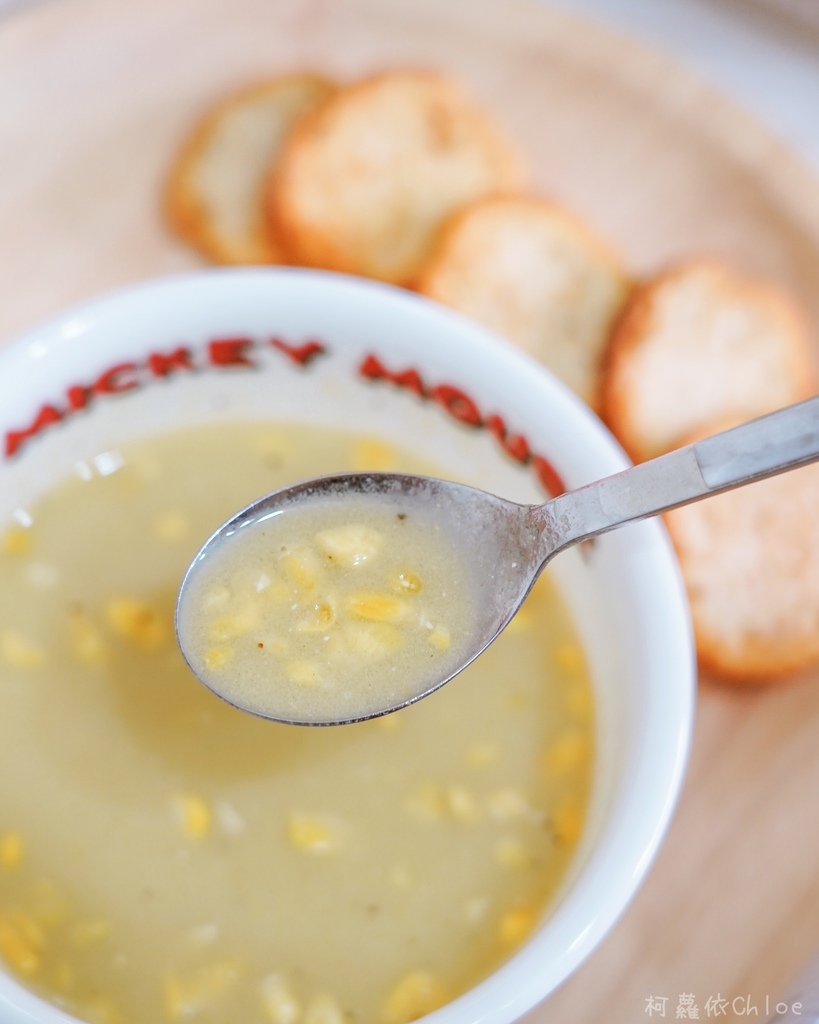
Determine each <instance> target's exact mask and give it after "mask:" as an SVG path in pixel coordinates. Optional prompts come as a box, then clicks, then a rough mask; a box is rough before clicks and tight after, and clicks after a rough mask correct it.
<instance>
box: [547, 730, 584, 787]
mask: <svg viewBox="0 0 819 1024" xmlns="http://www.w3.org/2000/svg"><path fill="white" fill-rule="evenodd" d="M589 756H590V744H589V739H588V737H587V736H585V735H584V734H583V733H582V732H579V731H578V730H576V729H567V730H566V731H565V732H564V733H562V735H560V736H558V737H557V739H556V740H554V741H553V742H552V743H551V744H550V745H549V746H548V747H547V748H546V750H545V752H544V754H543V758H542V764H543V771H544V773H545V775H546V778H556V777H560V776H564V775H569V774H570V773H571V772H573V771H575V770H576V769H578V768H580V767H581V766H582V765H583V764H585V763H587V762H588V760H589Z"/></svg>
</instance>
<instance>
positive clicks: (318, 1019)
mask: <svg viewBox="0 0 819 1024" xmlns="http://www.w3.org/2000/svg"><path fill="white" fill-rule="evenodd" d="M304 1024H344V1012H343V1010H342V1009H341V1007H340V1006H339V1005H338V1002H337V1000H335V999H333V997H332V996H330V995H327V994H326V993H325V992H320V993H319V994H318V995H315V996H313V998H312V999H311V1000H310V1002H309V1003H308V1004H307V1010H306V1011H305V1014H304Z"/></svg>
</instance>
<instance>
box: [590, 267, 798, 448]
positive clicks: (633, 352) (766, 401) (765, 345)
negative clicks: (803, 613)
mask: <svg viewBox="0 0 819 1024" xmlns="http://www.w3.org/2000/svg"><path fill="white" fill-rule="evenodd" d="M604 364H605V365H604V370H603V374H602V378H601V397H600V406H601V409H602V413H603V417H604V419H605V420H606V421H607V422H608V425H609V426H610V427H611V429H612V431H613V432H614V433H615V434H616V436H617V437H618V439H619V440H620V442H621V443H622V444H623V446H624V447H625V448H626V450H627V451H628V452H629V454H630V455H631V457H632V458H633V459H634V460H635V461H642V460H643V459H647V458H651V457H652V456H654V455H658V454H660V453H661V452H664V451H668V450H669V449H670V448H671V447H672V446H673V445H674V443H675V441H676V439H677V438H679V437H681V436H684V435H686V434H689V433H692V432H694V431H696V430H697V429H698V428H699V427H700V426H701V425H702V424H703V423H707V422H709V421H713V420H715V419H720V418H725V417H736V418H737V419H738V420H741V419H752V418H753V417H754V416H759V415H762V414H763V413H766V412H770V411H772V410H773V409H777V408H781V407H782V406H785V405H789V404H791V403H792V402H797V401H800V400H801V399H803V398H807V397H808V396H809V395H810V394H811V393H812V392H813V390H814V386H815V370H814V366H813V361H812V355H811V347H810V342H809V339H808V334H807V329H806V326H805V323H804V320H803V317H802V315H801V313H800V311H799V310H798V309H797V307H796V305H795V304H794V303H793V301H792V300H790V299H789V298H788V297H787V296H786V295H784V294H783V293H781V292H780V291H779V290H778V289H776V288H775V287H773V286H772V285H770V284H767V283H764V282H762V281H756V280H752V279H749V278H746V277H744V276H742V275H740V274H738V273H737V272H736V271H734V270H732V269H731V268H730V267H727V266H724V265H722V264H720V263H718V262H716V261H712V260H696V261H692V262H690V263H687V264H685V265H683V266H680V267H676V268H673V269H671V270H668V271H666V272H664V273H662V274H660V275H658V276H657V277H655V278H653V279H652V280H649V281H647V282H646V283H644V284H643V285H641V286H640V287H638V288H636V289H635V291H634V292H633V293H632V295H631V297H630V298H629V301H628V302H627V303H626V306H625V308H624V310H623V312H622V314H621V316H620V317H619V318H618V321H617V323H616V325H615V328H614V330H613V332H612V337H611V340H610V343H609V347H608V350H607V353H606V357H605V360H604Z"/></svg>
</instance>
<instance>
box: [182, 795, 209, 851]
mask: <svg viewBox="0 0 819 1024" xmlns="http://www.w3.org/2000/svg"><path fill="white" fill-rule="evenodd" d="M176 803H177V810H178V812H179V817H180V820H181V823H182V831H183V832H184V833H185V836H186V837H187V838H188V839H193V840H199V839H204V838H205V837H206V836H207V835H208V833H209V832H210V830H211V825H212V824H213V815H212V814H211V810H210V807H209V806H208V804H207V801H205V800H204V799H203V798H202V797H201V796H196V795H194V794H192V793H183V794H181V795H180V796H178V797H177V801H176Z"/></svg>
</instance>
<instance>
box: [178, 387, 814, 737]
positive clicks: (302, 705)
mask: <svg viewBox="0 0 819 1024" xmlns="http://www.w3.org/2000/svg"><path fill="white" fill-rule="evenodd" d="M816 459H819V397H816V398H812V399H808V400H807V401H806V402H802V403H799V404H798V405H794V406H790V407H788V408H786V409H782V410H779V411H778V412H775V413H771V414H769V415H768V416H764V417H761V418H760V419H757V420H753V421H751V422H750V423H746V424H743V425H741V426H739V427H734V428H733V429H732V430H728V431H724V432H723V433H721V434H717V435H714V436H713V437H710V438H706V439H705V440H703V441H700V442H697V443H696V444H691V445H688V446H686V447H684V448H680V449H678V450H676V451H674V452H671V453H669V454H667V455H663V456H660V457H659V458H657V459H652V460H651V461H649V462H646V463H643V464H641V465H639V466H634V467H632V468H630V469H627V470H624V471H622V472H621V473H617V474H615V475H614V476H610V477H606V478H604V479H602V480H599V481H597V482H595V483H592V484H589V485H587V486H585V487H582V488H579V489H578V490H576V491H572V492H568V493H565V494H562V495H560V496H558V497H556V498H553V499H552V500H551V501H548V502H546V503H545V504H541V505H521V504H517V503H515V502H511V501H506V500H505V499H503V498H499V497H497V496H496V495H493V494H489V493H487V492H486V491H482V490H479V489H477V488H474V487H468V486H465V485H463V484H458V483H452V482H449V481H445V480H439V479H435V478H432V477H423V476H412V475H402V474H389V473H350V474H343V475H338V476H330V477H324V478H321V479H317V480H308V481H305V482H303V483H300V484H296V485H295V486H293V487H289V488H286V489H284V490H280V491H277V492H274V493H273V494H269V495H267V496H265V497H264V498H261V499H260V500H258V501H256V502H254V503H252V504H251V505H249V506H247V508H245V509H243V510H242V511H241V512H239V513H238V514H237V515H236V516H234V517H233V518H231V519H230V520H228V522H226V523H225V524H224V525H223V526H221V527H220V528H219V529H218V530H217V531H216V532H215V533H214V534H213V535H212V536H211V537H210V538H209V539H208V541H207V542H206V543H205V544H204V546H203V547H202V548H201V549H200V551H199V553H198V555H197V556H196V558H195V559H194V561H193V563H192V565H191V567H190V568H189V570H188V572H187V573H186V575H185V577H184V579H183V581H182V585H181V587H180V591H179V596H178V600H177V609H176V628H177V637H178V639H179V644H180V648H181V650H182V653H183V655H184V656H185V658H186V660H187V661H188V664H189V665H190V666H191V668H192V669H193V671H194V673H195V674H196V675H197V676H198V678H199V679H200V680H201V681H202V682H203V683H205V685H206V686H208V687H209V688H210V689H212V690H213V691H214V692H215V693H217V694H218V695H219V696H222V697H224V698H225V699H226V700H228V701H229V702H230V703H232V704H235V705H236V706H237V707H240V708H242V709H243V710H247V711H251V712H253V713H255V714H258V715H261V716H262V717H266V718H272V719H274V720H276V721H282V722H287V723H290V724H310V725H339V724H345V723H349V722H355V721H362V720H364V719H367V718H373V717H377V716H378V715H382V714H387V713H388V712H391V711H396V710H398V709H399V708H401V707H405V706H406V705H408V704H411V703H414V702H415V701H417V700H419V699H420V698H422V697H425V696H427V695H428V694H430V693H432V692H434V691H435V690H437V689H438V688H439V687H440V686H442V685H443V684H444V683H446V682H448V681H449V680H450V679H452V678H453V677H454V676H456V675H457V674H458V673H459V672H461V671H462V670H463V669H464V668H466V666H467V665H469V664H470V663H471V662H472V661H474V660H475V658H477V657H478V656H479V655H480V654H481V653H482V652H483V651H484V650H486V648H487V647H488V646H489V645H490V644H491V643H492V641H493V640H495V639H496V637H497V636H498V635H499V634H500V633H501V632H502V631H503V629H505V627H506V626H507V625H508V623H509V622H510V621H511V619H512V618H513V617H514V615H515V613H516V612H517V611H518V609H519V608H520V606H521V604H522V603H523V601H524V600H525V598H526V596H527V594H528V593H529V591H530V590H531V588H532V586H533V585H534V583H535V580H536V579H537V577H538V576H539V575H540V573H541V572H542V570H543V569H544V568H545V566H546V565H547V564H548V562H549V561H550V560H551V559H552V558H553V557H554V556H555V555H556V554H558V553H559V552H560V551H563V550H564V549H565V548H567V547H570V546H572V545H574V544H577V543H579V542H580V541H583V540H587V539H590V538H592V537H595V536H597V535H598V534H601V533H606V532H608V531H609V530H613V529H616V528H617V527H620V526H624V525H625V524H626V523H631V522H635V521H638V520H641V519H646V518H649V517H651V516H655V515H658V514H659V513H662V512H666V511H668V510H670V509H672V508H677V507H679V506H681V505H686V504H689V503H691V502H694V501H698V500H700V499H702V498H707V497H709V496H711V495H714V494H718V493H720V492H722V491H725V490H729V489H732V488H735V487H740V486H743V485H745V484H749V483H753V482H754V481H756V480H761V479H764V478H765V477H768V476H773V475H775V474H777V473H782V472H785V471H787V470H791V469H795V468H798V467H799V466H802V465H806V464H808V463H810V462H813V461H815V460H816ZM353 496H356V497H359V498H360V497H366V499H367V502H368V503H370V504H371V505H372V506H383V507H385V508H387V509H389V510H399V511H398V513H397V514H398V518H399V519H404V518H406V517H407V512H406V511H400V510H402V509H412V510H414V511H417V510H419V509H423V510H424V515H425V517H426V522H427V524H428V525H429V526H430V527H432V528H434V530H435V531H436V532H437V533H439V534H440V535H442V536H443V537H444V538H445V539H446V543H447V546H448V547H449V548H451V549H452V551H453V552H454V555H455V559H456V562H457V564H458V566H459V567H463V571H462V572H460V571H459V572H458V573H457V575H459V576H461V577H462V578H463V579H468V580H469V581H470V583H471V586H470V588H469V589H470V593H471V599H470V600H469V604H470V610H471V614H470V616H469V625H468V628H467V629H466V630H465V631H463V632H462V633H461V635H459V636H458V637H457V638H456V642H455V643H452V644H451V646H449V645H448V646H447V648H446V656H445V657H443V658H441V659H439V660H437V661H436V662H435V663H434V665H432V666H431V665H430V664H429V661H428V657H429V655H428V653H427V652H426V651H424V652H423V654H422V655H419V656H418V657H417V658H415V659H414V660H413V661H411V662H410V665H409V672H410V677H409V688H408V689H407V688H406V686H405V687H404V688H401V689H396V688H395V686H394V683H393V680H392V679H391V678H390V675H389V673H384V683H383V685H382V686H379V687H377V692H376V695H375V698H373V694H372V692H371V691H372V688H371V687H362V688H361V690H362V696H361V697H360V698H359V697H358V694H357V687H356V686H355V684H354V685H353V686H352V689H350V690H349V691H345V702H344V703H343V704H342V705H341V707H342V712H341V713H339V705H338V704H337V703H336V702H334V701H333V700H331V699H329V698H328V700H327V701H326V702H325V701H322V700H319V701H318V702H315V701H313V700H307V699H305V700H304V701H299V700H298V699H297V700H296V701H295V702H294V703H293V702H291V703H290V704H289V705H286V707H287V710H286V711H285V712H282V710H281V708H282V705H281V704H279V703H278V702H276V701H273V702H272V703H268V701H267V700H266V699H262V701H261V702H259V700H258V698H257V693H258V687H256V688H255V689H254V690H253V691H252V693H253V699H251V700H248V699H246V697H245V693H246V692H249V691H246V690H245V689H244V688H243V687H241V686H240V687H238V688H237V687H236V686H235V685H234V684H235V682H236V674H235V673H234V672H233V670H232V669H231V668H230V667H228V669H227V670H226V671H225V670H224V667H223V666H222V665H218V666H216V668H215V670H211V669H210V668H209V667H208V664H207V659H206V658H203V653H202V650H201V649H200V647H198V646H197V644H196V642H195V638H196V636H197V630H196V623H197V614H198V613H197V607H196V598H195V597H194V598H192V597H191V593H192V592H193V593H194V594H196V593H197V592H199V593H200V594H201V593H202V590H201V586H200V582H201V578H202V576H203V575H204V579H205V581H206V582H207V580H208V570H209V568H210V559H211V556H212V555H214V553H216V554H222V552H224V551H228V552H229V550H230V547H231V545H232V543H233V542H234V540H233V539H234V538H237V537H243V536H245V535H250V534H251V533H252V532H253V530H254V528H257V527H258V526H259V525H260V524H263V523H268V522H269V521H270V520H274V519H275V520H281V521H288V520H290V519H291V517H292V515H293V513H296V514H297V515H298V514H299V513H300V512H303V510H304V509H306V508H307V507H313V508H315V507H319V508H330V507H336V508H338V507H341V508H343V507H344V505H345V503H348V502H349V501H350V499H351V498H352V497H353ZM357 512H358V510H357ZM248 527H250V530H248ZM273 539H274V540H275V535H274V537H273ZM330 557H332V556H330ZM467 568H468V571H467ZM461 600H462V601H463V600H465V599H464V598H463V596H462V598H461ZM326 639H329V637H327V638H326ZM259 646H260V647H261V646H263V645H261V644H260V645H259ZM264 685H265V687H266V688H269V691H270V692H271V693H275V691H276V689H277V685H278V684H277V680H276V678H275V676H274V677H273V678H271V679H270V680H269V684H268V683H267V682H266V683H265V684H264ZM347 698H349V700H348V699H347Z"/></svg>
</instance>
